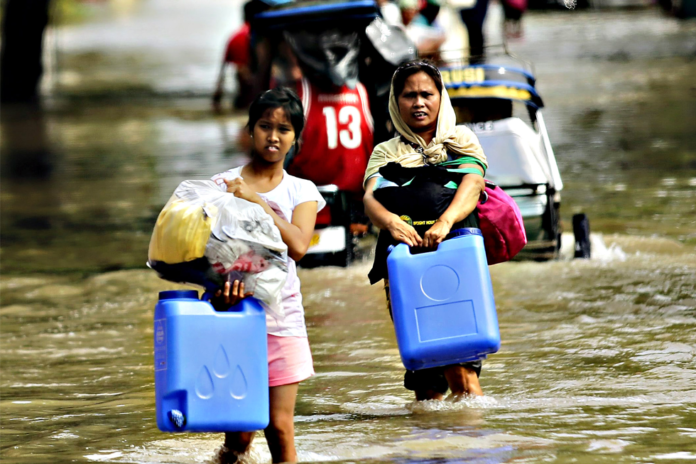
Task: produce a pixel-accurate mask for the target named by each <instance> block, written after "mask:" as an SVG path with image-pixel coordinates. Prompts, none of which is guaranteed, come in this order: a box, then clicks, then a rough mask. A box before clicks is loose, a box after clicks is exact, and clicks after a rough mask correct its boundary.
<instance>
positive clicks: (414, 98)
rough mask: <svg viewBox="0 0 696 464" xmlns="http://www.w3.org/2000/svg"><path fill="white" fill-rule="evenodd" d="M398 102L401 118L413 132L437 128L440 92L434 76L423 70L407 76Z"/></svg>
mask: <svg viewBox="0 0 696 464" xmlns="http://www.w3.org/2000/svg"><path fill="white" fill-rule="evenodd" d="M398 103H399V113H400V114H401V119H403V120H404V122H405V123H406V125H407V126H408V127H410V128H411V130H412V131H413V132H415V133H419V132H426V131H429V130H436V129H437V116H438V113H439V112H440V92H438V90H437V87H436V86H435V81H433V79H432V77H430V76H428V75H427V74H426V73H424V72H422V71H421V72H417V73H416V74H413V75H412V76H409V77H408V78H406V82H405V85H404V90H402V91H401V94H400V95H399V99H398Z"/></svg>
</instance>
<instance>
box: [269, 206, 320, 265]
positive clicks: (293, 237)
mask: <svg viewBox="0 0 696 464" xmlns="http://www.w3.org/2000/svg"><path fill="white" fill-rule="evenodd" d="M259 199H260V200H261V203H258V204H259V205H261V207H262V208H263V209H264V211H266V212H267V213H268V214H270V215H271V217H272V218H273V222H275V225H276V226H278V229H279V230H280V235H281V237H283V242H285V244H286V245H287V246H288V256H290V257H291V258H292V259H294V260H295V261H299V260H301V259H302V258H303V257H304V255H305V254H307V249H308V248H309V242H310V241H311V240H312V235H313V234H314V225H315V224H316V222H317V207H318V205H317V202H316V201H307V202H305V203H300V204H299V205H297V206H296V207H295V210H294V211H293V212H292V222H288V221H286V220H285V219H282V218H281V217H280V216H278V214H276V212H275V211H273V210H272V209H271V207H270V206H268V203H266V202H265V201H263V200H262V199H261V198H260V197H259Z"/></svg>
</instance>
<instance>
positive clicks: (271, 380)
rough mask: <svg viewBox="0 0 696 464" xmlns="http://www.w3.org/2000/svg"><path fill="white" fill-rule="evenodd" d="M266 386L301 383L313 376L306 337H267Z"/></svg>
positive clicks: (310, 354)
mask: <svg viewBox="0 0 696 464" xmlns="http://www.w3.org/2000/svg"><path fill="white" fill-rule="evenodd" d="M267 338H268V386H269V387H278V386H280V385H289V384H292V383H297V382H301V381H302V380H305V379H308V378H310V377H311V376H313V375H314V366H313V363H312V353H311V351H309V340H308V339H307V337H278V336H277V335H270V334H269V335H268V336H267Z"/></svg>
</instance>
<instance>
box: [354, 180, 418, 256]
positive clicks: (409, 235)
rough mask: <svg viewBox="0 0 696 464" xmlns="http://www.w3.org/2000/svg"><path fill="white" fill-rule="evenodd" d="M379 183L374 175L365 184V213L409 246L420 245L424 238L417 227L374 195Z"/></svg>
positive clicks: (396, 238)
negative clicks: (404, 219) (389, 208)
mask: <svg viewBox="0 0 696 464" xmlns="http://www.w3.org/2000/svg"><path fill="white" fill-rule="evenodd" d="M376 183H377V178H376V177H373V178H371V179H369V180H368V181H367V184H365V196H364V197H363V203H364V204H365V214H367V217H369V218H370V221H372V223H373V224H374V225H375V226H377V227H378V228H380V229H382V230H388V231H389V233H391V235H392V237H394V240H398V241H399V242H403V243H405V244H407V245H408V246H420V245H421V244H422V239H421V237H420V235H418V232H416V229H414V228H413V227H411V226H409V225H408V224H406V223H405V222H404V221H402V220H401V218H400V217H399V216H397V215H396V214H394V213H392V212H390V211H389V210H388V209H387V208H385V207H384V206H382V204H381V203H380V202H379V201H377V199H376V198H375V196H374V188H375V184H376Z"/></svg>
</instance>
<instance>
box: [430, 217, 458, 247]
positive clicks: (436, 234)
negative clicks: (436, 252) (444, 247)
mask: <svg viewBox="0 0 696 464" xmlns="http://www.w3.org/2000/svg"><path fill="white" fill-rule="evenodd" d="M451 229H452V225H451V224H450V223H448V222H446V221H443V220H442V219H438V220H437V221H435V224H433V225H432V227H431V228H430V229H428V231H427V232H426V233H425V236H424V237H423V246H424V247H426V248H437V246H438V245H439V244H440V243H442V241H443V240H444V239H445V237H447V234H449V233H450V230H451Z"/></svg>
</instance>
